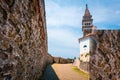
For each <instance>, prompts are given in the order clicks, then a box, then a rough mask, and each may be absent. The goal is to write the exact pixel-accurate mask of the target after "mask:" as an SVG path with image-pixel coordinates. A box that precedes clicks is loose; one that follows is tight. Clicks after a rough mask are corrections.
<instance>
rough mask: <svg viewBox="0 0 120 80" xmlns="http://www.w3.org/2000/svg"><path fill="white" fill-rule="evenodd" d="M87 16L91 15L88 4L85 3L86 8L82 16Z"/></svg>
mask: <svg viewBox="0 0 120 80" xmlns="http://www.w3.org/2000/svg"><path fill="white" fill-rule="evenodd" d="M88 16H91V14H90V11H89V9H88V6H87V4H86V9H85V14H84V17H88Z"/></svg>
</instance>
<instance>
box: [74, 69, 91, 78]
mask: <svg viewBox="0 0 120 80" xmlns="http://www.w3.org/2000/svg"><path fill="white" fill-rule="evenodd" d="M73 70H74V71H75V72H77V73H79V74H80V75H81V76H84V77H86V78H87V79H88V80H89V73H85V72H83V71H81V70H80V69H78V68H77V67H73Z"/></svg>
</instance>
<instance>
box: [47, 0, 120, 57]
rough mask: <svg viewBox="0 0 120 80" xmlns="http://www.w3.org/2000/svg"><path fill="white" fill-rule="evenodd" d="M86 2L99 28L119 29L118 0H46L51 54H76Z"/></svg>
mask: <svg viewBox="0 0 120 80" xmlns="http://www.w3.org/2000/svg"><path fill="white" fill-rule="evenodd" d="M86 3H87V4H88V8H89V10H90V13H91V14H92V16H93V20H94V21H93V24H94V25H95V26H97V28H98V29H120V0H45V7H46V22H47V33H48V52H49V53H50V54H51V55H53V56H59V57H64V58H74V57H76V56H79V43H78V38H80V37H82V30H81V28H82V26H81V24H82V16H83V15H84V11H85V5H86Z"/></svg>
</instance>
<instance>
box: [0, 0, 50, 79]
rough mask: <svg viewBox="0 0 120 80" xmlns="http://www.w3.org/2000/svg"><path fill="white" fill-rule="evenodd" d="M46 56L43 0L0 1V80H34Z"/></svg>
mask: <svg viewBox="0 0 120 80" xmlns="http://www.w3.org/2000/svg"><path fill="white" fill-rule="evenodd" d="M47 54H48V52H47V31H46V19H45V6H44V0H0V80H38V79H39V77H40V76H41V75H42V72H43V71H44V67H45V66H46V65H47V63H49V61H48V60H47V59H48V58H47V56H46V55H47Z"/></svg>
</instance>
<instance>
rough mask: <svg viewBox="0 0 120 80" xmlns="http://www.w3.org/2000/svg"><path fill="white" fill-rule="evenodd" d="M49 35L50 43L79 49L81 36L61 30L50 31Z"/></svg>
mask: <svg viewBox="0 0 120 80" xmlns="http://www.w3.org/2000/svg"><path fill="white" fill-rule="evenodd" d="M48 33H49V34H48V38H49V41H51V42H53V43H57V44H58V45H59V46H64V47H67V48H78V45H79V43H78V38H79V37H80V36H79V35H77V34H75V33H72V32H70V31H69V30H65V29H60V28H55V29H49V30H48Z"/></svg>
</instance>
